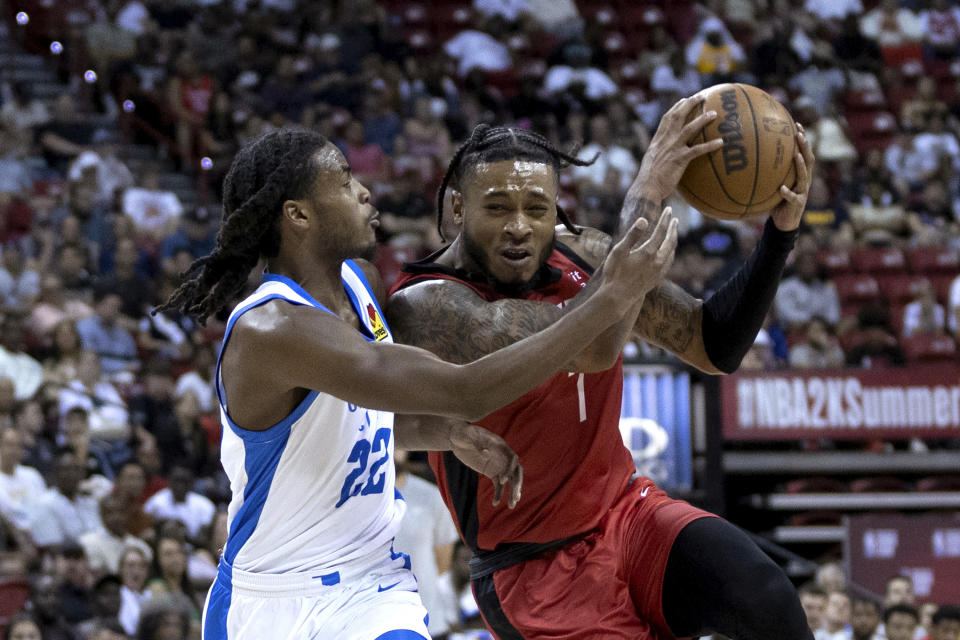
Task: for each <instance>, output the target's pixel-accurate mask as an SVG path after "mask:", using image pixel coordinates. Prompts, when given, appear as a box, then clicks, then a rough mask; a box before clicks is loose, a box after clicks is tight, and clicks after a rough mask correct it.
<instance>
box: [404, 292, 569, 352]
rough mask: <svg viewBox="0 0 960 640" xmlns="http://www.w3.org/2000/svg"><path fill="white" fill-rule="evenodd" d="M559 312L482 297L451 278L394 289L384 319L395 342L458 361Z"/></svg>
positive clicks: (508, 340)
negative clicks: (394, 337)
mask: <svg viewBox="0 0 960 640" xmlns="http://www.w3.org/2000/svg"><path fill="white" fill-rule="evenodd" d="M578 297H579V296H578ZM562 313H563V311H562V310H561V309H559V308H558V307H556V306H555V305H552V304H550V303H547V302H535V301H530V300H514V299H504V300H498V301H496V302H487V301H485V300H483V299H482V298H480V296H478V295H477V294H476V293H474V292H473V291H471V290H470V289H469V288H467V287H465V286H463V285H461V284H458V283H456V282H450V281H445V280H431V281H428V282H421V283H418V284H415V285H412V286H410V287H407V288H406V289H401V290H400V291H398V292H397V293H395V294H394V295H393V296H392V297H391V298H390V302H389V304H388V306H387V321H388V322H389V323H390V328H391V330H392V331H393V333H394V334H395V336H396V338H397V341H398V342H403V343H405V344H411V345H414V346H417V347H421V348H424V349H427V350H428V351H432V352H433V353H435V354H437V355H438V356H440V357H441V358H443V359H444V360H449V361H450V362H455V363H461V364H462V363H465V362H471V361H473V360H476V359H477V358H481V357H483V356H485V355H487V354H488V353H493V352H494V351H496V350H498V349H502V348H503V347H506V346H508V345H511V344H513V343H514V342H517V341H519V340H522V339H524V338H526V337H527V336H530V335H533V334H534V333H536V332H537V331H540V330H541V329H544V328H546V327H548V326H550V325H551V324H553V323H554V322H556V321H557V319H559V318H560V315H561V314H562Z"/></svg>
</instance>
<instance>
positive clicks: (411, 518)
mask: <svg viewBox="0 0 960 640" xmlns="http://www.w3.org/2000/svg"><path fill="white" fill-rule="evenodd" d="M394 459H395V461H396V465H397V480H396V483H397V484H396V486H397V490H398V491H400V492H401V493H402V494H403V499H404V501H405V502H406V503H407V513H406V514H405V515H404V520H403V525H402V526H401V529H400V531H399V532H398V534H397V537H396V542H395V544H396V547H397V548H399V549H406V550H407V553H409V554H410V558H411V562H412V566H413V572H414V573H415V574H416V576H417V587H418V588H419V589H420V595H421V598H422V599H423V606H424V607H426V609H427V613H429V614H430V621H429V623H428V630H429V631H430V634H431V635H433V636H434V637H437V636H442V635H443V634H446V633H448V632H449V631H450V629H451V627H452V626H454V625H456V624H457V622H458V619H457V612H456V610H455V609H453V608H452V607H451V606H450V605H451V604H452V601H453V600H454V595H453V593H450V592H445V591H444V583H442V582H441V581H440V576H441V575H443V574H444V573H446V572H447V571H450V568H451V564H452V560H453V548H454V544H455V543H456V542H457V540H458V539H459V538H458V536H457V529H456V527H454V525H453V521H452V520H451V519H450V514H449V513H448V512H447V508H446V507H445V506H444V504H443V500H442V499H441V498H440V493H439V491H438V490H437V487H436V485H435V484H433V483H430V482H427V481H426V480H424V479H422V478H420V477H418V476H417V475H414V474H413V473H411V465H412V463H411V462H410V461H409V458H408V457H407V454H406V452H405V451H397V452H396V454H395V458H394Z"/></svg>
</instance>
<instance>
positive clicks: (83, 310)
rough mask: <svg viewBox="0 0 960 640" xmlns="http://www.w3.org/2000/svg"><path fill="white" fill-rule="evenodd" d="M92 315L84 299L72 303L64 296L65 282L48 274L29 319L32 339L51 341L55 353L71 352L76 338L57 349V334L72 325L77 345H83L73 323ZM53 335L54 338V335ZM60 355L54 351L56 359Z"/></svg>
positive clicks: (53, 274)
mask: <svg viewBox="0 0 960 640" xmlns="http://www.w3.org/2000/svg"><path fill="white" fill-rule="evenodd" d="M91 314H93V309H91V308H90V306H89V305H87V304H86V303H84V302H83V301H82V300H69V299H67V297H66V296H65V295H64V290H63V281H62V280H61V279H60V277H59V276H58V275H56V274H55V273H47V274H45V275H44V276H43V277H42V278H41V279H40V294H39V295H38V296H37V299H36V301H35V303H34V305H33V308H32V309H31V311H30V315H29V317H28V324H29V326H30V331H31V333H32V334H33V336H34V337H35V338H37V339H40V340H44V341H45V340H46V339H48V338H52V341H53V348H54V351H56V350H57V349H63V348H67V349H71V347H70V346H69V345H72V344H73V339H74V338H70V342H69V343H68V342H66V337H64V338H63V340H65V342H64V345H65V346H58V344H57V343H58V337H57V336H58V333H59V332H60V331H61V325H63V326H64V327H66V326H69V329H64V331H67V330H68V331H69V332H70V333H71V335H72V336H74V337H75V339H76V345H77V346H79V344H80V336H79V334H77V332H76V331H77V329H76V326H75V325H74V321H75V320H77V319H79V318H85V317H87V316H89V315H91ZM51 334H52V335H51ZM58 355H59V354H57V353H54V352H51V356H50V357H53V358H57V357H58Z"/></svg>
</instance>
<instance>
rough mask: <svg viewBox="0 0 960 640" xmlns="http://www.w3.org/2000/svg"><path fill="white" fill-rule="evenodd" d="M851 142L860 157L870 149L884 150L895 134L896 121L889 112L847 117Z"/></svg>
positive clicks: (874, 112)
mask: <svg viewBox="0 0 960 640" xmlns="http://www.w3.org/2000/svg"><path fill="white" fill-rule="evenodd" d="M847 125H848V126H849V127H850V136H851V142H853V145H854V146H855V147H856V148H857V151H859V152H860V154H861V155H864V154H866V153H867V152H868V151H870V150H871V149H885V148H886V147H887V146H889V145H890V143H891V142H893V139H894V137H895V136H896V134H897V119H896V118H895V117H894V115H893V114H892V113H890V112H889V111H870V112H867V113H851V114H849V115H847Z"/></svg>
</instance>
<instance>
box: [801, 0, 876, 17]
mask: <svg viewBox="0 0 960 640" xmlns="http://www.w3.org/2000/svg"><path fill="white" fill-rule="evenodd" d="M803 8H804V9H805V10H807V11H809V12H810V13H812V14H814V15H816V16H817V17H819V18H820V19H822V20H843V19H844V18H846V17H847V16H848V15H849V14H851V13H854V14H857V15H859V14H861V13H863V4H862V3H861V2H860V0H806V2H805V3H804V5H803Z"/></svg>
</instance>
